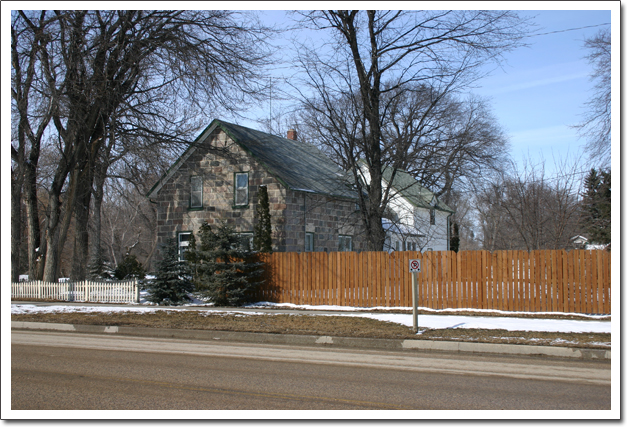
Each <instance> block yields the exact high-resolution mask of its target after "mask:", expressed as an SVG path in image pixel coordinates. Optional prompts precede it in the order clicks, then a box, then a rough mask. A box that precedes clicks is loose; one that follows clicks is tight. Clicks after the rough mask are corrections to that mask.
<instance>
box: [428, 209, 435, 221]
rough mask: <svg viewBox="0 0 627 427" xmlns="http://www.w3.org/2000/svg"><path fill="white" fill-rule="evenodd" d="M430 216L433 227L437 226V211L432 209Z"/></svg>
mask: <svg viewBox="0 0 627 427" xmlns="http://www.w3.org/2000/svg"><path fill="white" fill-rule="evenodd" d="M429 215H430V217H431V218H430V219H431V225H435V209H431V210H430V211H429Z"/></svg>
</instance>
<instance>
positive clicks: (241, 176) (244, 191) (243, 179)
mask: <svg viewBox="0 0 627 427" xmlns="http://www.w3.org/2000/svg"><path fill="white" fill-rule="evenodd" d="M234 187H235V188H234V189H233V193H234V194H233V204H234V205H235V206H247V205H248V172H237V173H235V179H234Z"/></svg>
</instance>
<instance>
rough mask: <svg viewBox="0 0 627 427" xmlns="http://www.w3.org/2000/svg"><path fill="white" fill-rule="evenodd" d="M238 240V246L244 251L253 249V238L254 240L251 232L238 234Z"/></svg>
mask: <svg viewBox="0 0 627 427" xmlns="http://www.w3.org/2000/svg"><path fill="white" fill-rule="evenodd" d="M238 236H239V238H240V245H241V246H242V247H243V248H244V249H248V250H249V251H250V250H252V249H253V238H254V234H253V232H252V231H247V232H244V233H239V234H238Z"/></svg>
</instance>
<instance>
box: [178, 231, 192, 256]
mask: <svg viewBox="0 0 627 427" xmlns="http://www.w3.org/2000/svg"><path fill="white" fill-rule="evenodd" d="M191 239H192V233H191V232H189V231H184V232H181V233H179V235H178V247H179V261H184V260H185V252H187V250H188V249H189V242H190V241H191Z"/></svg>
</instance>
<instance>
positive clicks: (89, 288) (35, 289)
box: [11, 279, 139, 303]
mask: <svg viewBox="0 0 627 427" xmlns="http://www.w3.org/2000/svg"><path fill="white" fill-rule="evenodd" d="M11 298H12V299H13V298H24V299H50V300H57V301H84V302H121V303H124V302H137V303H138V302H139V282H138V281H137V279H133V280H123V281H92V280H83V281H80V282H60V283H57V282H44V281H41V280H32V281H28V282H13V283H11Z"/></svg>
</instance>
